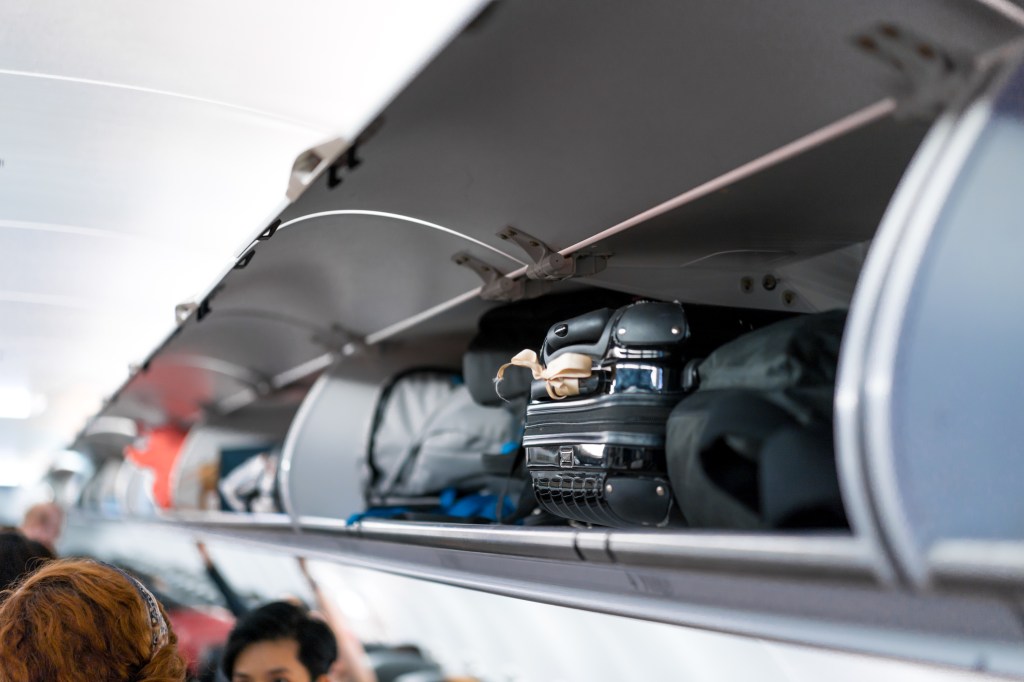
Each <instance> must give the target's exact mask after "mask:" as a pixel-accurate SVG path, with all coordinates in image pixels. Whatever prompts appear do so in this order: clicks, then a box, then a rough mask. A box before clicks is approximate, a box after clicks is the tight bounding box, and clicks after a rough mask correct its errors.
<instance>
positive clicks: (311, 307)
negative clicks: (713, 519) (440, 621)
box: [78, 0, 1024, 672]
mask: <svg viewBox="0 0 1024 682" xmlns="http://www.w3.org/2000/svg"><path fill="white" fill-rule="evenodd" d="M880 25H884V26H886V27H889V28H883V29H879V26H880ZM893 27H895V28H893ZM890 29H891V30H892V31H895V32H896V34H897V35H900V36H902V35H906V36H909V37H908V38H907V40H910V41H916V40H923V41H925V42H923V43H914V44H915V45H917V46H918V47H920V45H924V46H925V47H927V48H928V49H929V50H934V51H935V52H936V53H941V54H950V55H956V56H957V58H958V59H960V60H963V63H964V64H971V63H972V62H974V63H977V62H986V60H988V61H990V62H991V61H992V60H995V59H996V57H993V55H996V54H997V53H996V50H998V49H999V48H1001V47H1002V46H1004V45H1005V44H1007V43H1008V42H1009V41H1011V40H1013V39H1014V38H1015V37H1017V36H1019V35H1020V33H1021V30H1022V27H1021V25H1019V24H1015V23H1014V22H1012V21H1010V20H1009V19H1008V18H1007V17H1006V16H1004V15H1002V14H1000V13H999V12H997V11H995V10H993V9H992V8H991V7H989V6H988V5H987V4H984V3H973V2H962V3H950V2H941V1H925V0H914V1H912V2H911V1H907V2H899V3H891V2H882V1H881V0H871V1H869V2H860V3H855V4H852V3H814V2H800V1H796V0H794V1H792V2H785V3H781V4H780V3H772V4H766V3H759V2H755V1H753V0H750V1H743V2H731V3H711V2H707V3H698V4H696V5H693V4H679V3H671V2H664V3H662V2H654V3H643V4H640V5H635V4H634V5H631V6H629V8H628V10H627V8H626V7H625V5H621V4H620V5H607V4H602V5H600V6H593V5H590V4H586V3H582V2H581V3H559V4H558V5H554V6H553V5H550V4H545V3H540V2H502V3H494V4H492V5H491V6H489V7H488V8H487V9H485V11H484V12H483V13H482V14H481V15H480V16H479V17H478V18H477V20H475V21H474V22H472V23H471V24H470V25H469V26H468V27H467V28H466V29H465V31H463V33H462V34H460V35H459V36H458V37H456V38H455V39H454V40H453V42H452V43H451V44H450V45H449V46H448V47H447V48H446V49H445V50H444V51H443V52H442V53H441V54H440V55H439V56H438V57H437V58H436V59H435V60H434V61H433V62H432V63H431V64H430V65H428V66H427V67H426V69H425V70H424V71H423V72H422V73H421V74H420V75H419V76H418V77H417V78H416V79H415V80H414V81H413V82H412V84H411V85H410V86H409V87H408V88H406V89H405V90H404V91H403V92H402V93H401V94H399V95H398V96H397V97H396V98H395V100H394V101H392V102H391V103H390V104H389V105H388V106H387V107H386V108H385V109H384V110H383V111H382V112H381V115H380V116H379V117H378V119H377V121H376V122H375V123H374V124H373V125H371V126H370V127H369V128H368V129H367V130H366V131H365V132H364V133H363V134H362V135H361V136H360V137H359V138H358V139H357V140H355V141H352V142H351V144H349V145H348V146H345V145H341V146H339V149H341V150H342V151H340V152H339V153H338V155H337V157H336V158H334V159H333V161H331V163H329V164H326V166H327V167H326V168H325V169H324V171H323V172H322V173H321V174H320V175H319V176H317V177H315V178H314V179H313V180H312V182H311V183H310V185H309V187H308V188H307V189H306V190H305V191H304V192H303V193H302V194H301V196H299V197H298V198H297V199H296V200H295V201H293V202H292V203H291V204H290V205H288V207H287V208H286V209H284V210H283V212H282V213H281V214H280V215H279V216H276V217H275V218H274V219H273V220H271V221H270V222H269V223H268V224H267V225H264V226H260V231H259V237H258V238H256V239H254V240H253V242H252V243H251V244H249V245H248V246H247V247H246V248H245V249H243V250H241V251H240V252H239V253H238V254H237V255H238V259H239V260H238V262H237V264H236V266H235V268H234V269H232V270H230V271H229V272H228V273H227V274H226V275H225V276H224V278H223V279H222V280H221V281H220V282H217V283H215V285H214V286H212V287H211V288H210V290H209V291H208V293H207V295H206V296H205V297H204V298H203V299H202V300H199V301H197V302H196V305H195V306H194V309H186V310H185V311H184V314H183V316H182V321H181V324H180V325H179V327H178V329H177V331H176V332H175V334H173V335H172V336H171V337H170V338H168V339H167V340H166V341H165V342H164V344H163V345H162V346H161V347H160V348H158V349H156V350H155V351H154V353H153V354H152V356H151V357H150V358H148V359H147V360H146V361H145V362H144V363H142V364H141V365H140V367H139V369H138V372H137V373H136V374H135V375H134V376H133V377H132V378H131V379H130V380H129V381H128V382H127V383H126V384H125V385H124V386H123V387H122V388H121V390H120V391H119V392H118V393H117V394H116V395H115V396H113V398H112V399H111V401H110V403H109V404H108V405H107V407H106V408H105V409H104V410H103V412H102V413H101V414H100V415H98V417H97V420H96V421H95V422H94V424H93V426H95V425H96V424H98V423H99V421H101V420H103V419H110V418H115V417H121V418H128V419H130V420H134V421H135V422H139V423H141V424H143V425H145V426H150V427H152V426H159V425H163V424H167V423H172V424H175V425H177V426H180V427H182V428H192V432H193V434H198V435H193V436H190V438H191V445H190V446H189V448H186V450H185V454H184V455H182V460H181V462H182V467H184V468H183V469H182V471H184V469H185V468H188V467H189V466H192V465H194V464H195V463H196V462H198V461H200V460H202V459H203V457H204V456H205V455H203V454H202V453H204V452H206V453H208V452H210V451H211V449H212V448H214V447H215V446H216V445H217V444H218V443H223V442H228V441H229V440H231V441H232V442H234V440H233V439H240V441H239V442H242V441H247V439H248V440H252V441H260V440H261V439H266V438H271V439H273V440H279V441H280V442H281V444H282V448H283V449H282V463H281V480H280V486H281V496H282V501H283V505H284V510H285V512H286V514H283V515H281V516H278V517H275V518H263V517H261V518H248V517H245V516H244V515H241V516H231V515H222V514H215V513H211V514H195V513H188V514H180V513H179V514H178V515H175V514H173V513H171V514H168V515H165V518H163V520H161V521H158V522H171V523H176V524H179V525H181V526H182V527H184V528H187V529H189V530H190V531H193V532H199V533H209V534H227V535H230V536H231V537H234V538H237V539H243V540H246V541H249V542H256V543H262V544H270V545H276V546H285V547H290V548H295V549H297V550H301V551H304V552H311V553H314V554H317V555H320V556H325V557H329V558H334V559H338V560H342V561H346V562H349V563H353V564H356V565H361V566H367V567H372V568H377V569H381V570H386V571H392V572H396V573H403V574H408V575H414V576H418V577H423V578H426V579H430V580H437V581H441V582H448V583H451V584H456V585H462V586H467V587H474V588H478V589H484V590H489V591H494V592H499V593H503V594H510V595H513V596H518V597H525V598H531V599H536V600H541V601H549V602H552V603H561V604H566V605H569V606H574V607H578V608H588V609H596V610H605V611H610V612H614V613H620V614H624V615H630V616H636V617H642V618H648V619H651V620H660V621H665V622H674V623H682V624H687V625H694V626H699V627H705V628H710V629H718V630H725V631H730V632H739V633H743V634H750V635H755V636H758V637H767V638H774V639H783V640H791V641H800V642H805V643H811V644H816V645H821V646H829V647H836V648H847V649H853V650H858V651H866V652H871V653H876V654H883V655H893V656H903V657H909V658H919V659H929V660H934V661H938V662H941V663H944V664H951V665H958V666H965V667H969V666H974V665H976V664H977V661H978V660H983V661H984V664H983V667H985V668H986V669H991V670H996V671H1002V672H1005V671H1013V670H1016V671H1020V670H1024V656H1022V655H1021V654H1020V644H1021V642H1024V625H1022V623H1021V622H1020V619H1019V617H1018V616H1017V615H1016V612H1015V610H1014V609H1015V607H1014V605H1013V604H1012V603H1011V601H1010V600H1007V599H1005V598H1003V596H1001V595H993V594H991V593H971V594H968V595H964V594H961V593H952V592H941V591H939V592H930V591H927V590H923V591H922V590H920V588H921V587H922V585H921V584H915V583H914V582H913V581H908V580H907V576H906V574H905V572H904V567H903V566H902V565H901V564H900V563H899V561H898V560H896V561H894V557H893V556H892V552H891V549H890V548H889V547H888V546H887V544H886V543H885V541H884V539H883V534H884V533H885V532H886V529H885V528H882V529H880V528H879V527H878V520H877V519H876V518H874V517H873V516H872V514H871V513H870V509H871V506H872V504H873V501H872V499H871V498H870V495H869V492H868V490H867V489H866V488H865V487H863V486H861V485H860V481H859V479H858V480H856V481H855V480H853V478H852V477H851V474H850V472H851V471H860V468H861V461H860V457H861V453H860V452H859V451H858V450H856V449H854V450H850V449H848V448H847V449H844V447H843V443H842V442H841V443H840V447H839V450H838V457H839V460H840V461H839V469H840V474H841V478H842V480H841V482H842V483H843V495H844V500H843V501H844V502H845V504H846V505H847V510H848V513H849V517H850V525H851V528H850V530H849V532H844V531H837V530H828V531H819V532H803V533H782V532H765V533H723V532H715V531H714V529H711V530H708V529H703V530H696V529H692V530H691V529H682V530H680V529H671V530H669V529H659V530H657V531H655V530H644V531H623V530H614V529H603V528H596V527H594V528H587V527H561V528H528V527H516V526H504V525H502V526H483V525H480V526H471V525H460V524H453V523H414V522H408V521H395V520H381V519H371V518H366V519H361V520H357V521H353V522H347V521H346V519H348V518H349V517H350V516H351V515H353V514H356V513H358V512H360V511H362V505H363V497H362V493H363V490H362V486H361V481H360V467H361V466H362V462H363V456H364V453H365V452H366V447H367V440H368V438H369V432H370V428H371V422H372V418H373V414H374V409H375V405H376V402H377V399H378V398H379V395H380V391H381V389H382V387H383V386H384V385H385V384H386V383H387V382H388V380H389V379H390V378H391V377H393V376H395V375H396V374H398V373H399V372H401V371H403V370H406V369H408V368H410V367H417V366H418V367H424V366H426V367H456V368H457V367H459V365H460V362H461V358H462V355H463V353H464V352H465V350H466V348H467V346H468V344H469V342H470V340H471V339H472V338H473V336H474V334H475V333H476V331H477V324H478V321H479V319H480V317H481V315H482V314H483V313H484V312H486V311H488V310H489V309H492V308H494V307H495V306H497V305H500V304H502V303H504V302H507V301H508V300H510V299H516V298H531V297H534V296H537V295H545V294H556V293H563V292H571V291H576V292H579V291H594V290H598V289H607V290H612V291H616V292H624V293H626V294H631V295H634V296H639V297H649V298H653V299H659V300H668V301H671V300H677V301H680V302H682V304H683V306H684V307H685V306H686V305H688V304H692V305H716V306H728V307H730V308H742V309H749V310H757V311H769V312H770V313H773V314H778V316H780V317H784V316H786V315H790V314H796V313H809V312H816V311H825V310H830V309H834V308H848V307H849V306H850V303H851V300H852V298H853V296H854V289H855V287H856V286H857V283H858V279H859V277H860V276H861V273H862V267H863V266H864V263H865V260H866V259H868V258H869V253H871V246H872V242H873V240H875V239H876V230H877V229H878V226H879V223H880V221H881V220H882V218H883V215H884V214H885V212H886V209H887V206H889V205H890V200H891V199H892V197H893V195H894V193H895V192H896V190H897V186H898V185H899V183H900V182H901V178H903V176H904V173H905V171H906V169H907V167H908V164H910V163H911V160H912V158H914V156H915V153H916V154H918V158H921V155H922V154H926V153H931V152H928V148H929V145H931V147H936V145H938V144H939V143H938V142H936V141H935V140H936V139H937V134H936V133H935V132H934V130H935V128H932V123H933V122H934V119H935V116H936V115H937V113H938V111H939V109H940V107H939V106H937V104H938V101H937V102H932V103H931V104H934V105H936V106H927V104H928V97H924V96H923V95H922V93H921V90H920V88H919V86H920V83H919V82H918V81H915V80H914V78H912V77H910V76H908V75H907V74H908V71H907V70H906V69H904V70H902V71H901V70H900V69H899V68H894V67H893V65H891V64H887V63H886V62H885V61H884V60H880V59H877V58H875V57H877V55H873V54H872V52H873V51H874V50H872V49H865V43H864V40H863V36H865V35H868V36H883V37H879V38H878V40H884V36H885V35H889V33H891V31H890ZM879 31H881V33H879ZM887 31H889V33H886V32H887ZM858 36H860V37H861V40H860V42H858ZM890 37H892V36H891V35H890ZM925 51H927V50H925ZM922 58H925V57H922ZM958 63H959V62H958ZM964 69H965V71H964V73H965V74H969V73H970V72H971V69H970V68H969V67H967V66H965V67H964ZM911 71H912V69H911ZM954 75H955V76H957V77H959V75H961V74H960V72H956V73H955V74H954ZM965 77H966V76H965ZM965 82H966V81H965ZM926 94H927V93H926ZM922 97H923V98H924V101H925V105H922V103H921V102H922ZM940 99H941V98H940ZM950 125H952V122H950ZM929 130H932V131H933V132H932V133H929ZM922 141H923V146H922ZM919 150H921V151H919ZM936 153H937V152H936ZM915 163H921V162H915ZM921 172H922V173H923V171H921ZM509 229H512V230H513V231H514V232H515V234H510V233H509V232H508V230H509ZM502 235H504V236H502ZM521 235H525V236H524V237H521ZM517 241H518V242H519V243H517ZM531 241H534V242H536V244H533V245H532V246H531V244H530V242H531ZM522 244H525V245H526V248H523V247H522ZM531 251H532V254H531ZM537 254H541V262H540V263H539V264H538V263H536V262H535V261H536V260H537V258H535V256H536V255H537ZM543 259H547V260H543ZM559 259H562V260H561V261H560V260H559ZM566 260H567V261H568V262H570V263H575V266H576V268H577V274H579V275H581V276H577V277H574V278H570V279H567V280H565V281H554V280H548V279H545V278H543V277H540V278H535V277H532V275H535V274H536V271H537V269H538V266H552V267H553V264H556V263H559V262H562V261H566ZM541 269H543V268H541ZM579 312H580V313H584V312H587V311H586V310H580V311H579ZM539 341H540V340H538V343H539ZM300 400H301V401H302V402H301V406H300V405H299V401H300ZM270 413H273V414H274V415H276V416H275V417H274V419H273V420H269V421H268V419H269V418H268V417H267V415H268V414H270ZM292 414H294V418H291V415H292ZM285 423H287V424H288V428H287V429H284V428H283V425H284V424H285ZM271 424H272V425H271ZM285 431H286V433H285ZM225 434H226V435H225ZM221 438H224V439H226V440H219V439H221ZM90 439H93V440H95V436H94V435H90V432H89V430H88V429H87V430H86V431H85V432H83V434H82V436H81V437H80V439H79V443H78V446H79V447H82V448H86V447H87V446H88V443H89V442H90ZM193 460H194V461H193ZM105 470H106V469H101V473H100V475H101V476H102V475H112V474H103V472H104V471H105ZM181 480H182V479H181V478H180V477H179V483H180V482H181ZM182 485H183V484H182ZM179 490H181V487H180V485H179ZM188 494H189V495H191V493H188ZM182 495H185V492H182ZM182 499H184V498H182ZM190 499H191V498H190ZM197 506H198V505H197ZM181 507H182V508H190V509H195V507H194V506H190V505H189V504H184V503H183V504H181ZM94 508H95V507H94ZM912 588H913V589H912ZM915 590H916V591H915ZM936 642H941V644H942V645H941V646H939V647H937V646H936Z"/></svg>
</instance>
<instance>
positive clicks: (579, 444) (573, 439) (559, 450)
mask: <svg viewBox="0 0 1024 682" xmlns="http://www.w3.org/2000/svg"><path fill="white" fill-rule="evenodd" d="M688 337H689V327H688V325H687V317H686V314H685V312H684V310H683V308H682V306H681V305H679V304H678V303H662V302H640V303H634V304H632V305H628V306H624V307H622V308H619V309H617V310H612V309H608V308H605V309H602V310H596V311H593V312H591V313H588V314H586V315H581V316H579V317H576V318H573V319H571V320H568V321H566V322H562V323H559V324H556V325H554V326H552V327H551V329H550V330H549V332H548V334H547V337H546V338H545V341H544V345H543V346H542V348H541V353H540V356H539V358H537V360H539V364H538V365H537V366H536V367H537V369H536V370H535V376H536V375H537V374H538V373H540V372H542V371H543V370H545V369H547V370H551V369H552V368H557V366H558V365H559V364H561V363H564V362H565V361H566V360H570V361H571V360H573V359H576V360H582V362H581V364H582V365H587V364H590V365H591V370H590V372H589V376H583V377H577V378H570V379H567V380H564V381H563V380H559V379H557V378H556V379H553V380H550V381H549V380H545V379H539V380H536V381H534V382H533V385H532V387H531V401H530V404H529V405H528V407H527V412H526V428H525V434H524V437H523V445H524V447H525V449H526V466H527V470H528V471H529V474H530V478H531V481H532V484H533V489H534V493H535V495H536V497H537V501H538V503H539V504H540V505H541V507H542V508H544V509H545V510H547V511H548V512H550V513H552V514H556V515H558V516H561V517H563V518H567V519H570V520H575V521H579V522H583V523H592V524H598V525H603V526H612V527H620V528H621V527H662V526H667V525H674V524H676V523H680V522H681V521H682V518H681V516H680V515H679V514H678V512H677V505H676V504H675V501H674V499H673V495H672V490H671V486H670V484H669V479H668V477H667V475H666V462H665V423H666V421H667V418H668V415H669V414H670V413H671V411H672V408H673V407H675V405H676V404H677V403H678V402H679V401H680V399H681V398H682V397H683V395H684V394H685V392H686V389H687V379H686V371H687V364H688V361H690V360H691V358H690V357H689V356H688V354H687V352H686V347H687V343H686V341H687V338H688ZM522 355H523V354H520V356H522ZM520 356H517V358H520ZM586 359H589V363H588V362H587V361H586ZM517 364H522V360H521V358H520V359H519V361H518V362H517Z"/></svg>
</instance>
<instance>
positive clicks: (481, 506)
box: [346, 488, 516, 523]
mask: <svg viewBox="0 0 1024 682" xmlns="http://www.w3.org/2000/svg"><path fill="white" fill-rule="evenodd" d="M439 501H440V504H438V506H436V507H434V508H432V509H426V510H424V509H419V510H418V511H420V512H424V511H425V512H426V513H430V514H442V515H444V516H451V517H454V518H459V519H469V518H478V519H487V520H488V521H497V520H498V509H497V507H498V496H497V495H481V494H479V493H477V494H473V495H466V496H465V497H461V498H460V497H459V491H458V490H456V489H455V488H445V489H444V490H442V491H441V495H440V500H439ZM515 510H516V505H515V504H514V503H513V502H512V500H510V499H509V498H508V497H506V498H504V500H503V501H502V516H510V515H511V514H513V513H514V512H515ZM408 511H409V508H408V507H371V508H370V509H367V510H366V511H362V512H358V513H356V514H352V515H351V516H349V517H348V519H347V520H346V523H356V522H357V521H362V520H363V519H393V518H396V517H398V516H401V515H402V514H405V513H407V512H408Z"/></svg>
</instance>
